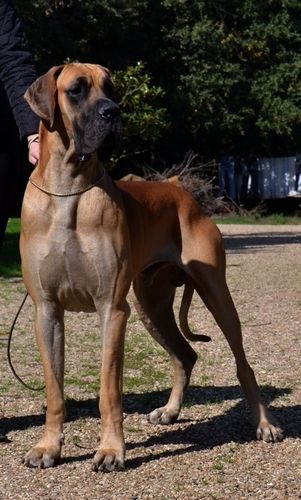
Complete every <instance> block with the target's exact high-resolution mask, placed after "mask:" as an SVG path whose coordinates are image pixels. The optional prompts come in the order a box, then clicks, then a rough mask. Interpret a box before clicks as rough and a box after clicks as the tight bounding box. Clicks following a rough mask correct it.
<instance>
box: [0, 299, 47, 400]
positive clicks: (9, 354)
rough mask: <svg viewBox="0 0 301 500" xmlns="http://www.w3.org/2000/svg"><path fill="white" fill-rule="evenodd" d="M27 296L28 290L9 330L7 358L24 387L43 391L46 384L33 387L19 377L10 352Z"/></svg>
mask: <svg viewBox="0 0 301 500" xmlns="http://www.w3.org/2000/svg"><path fill="white" fill-rule="evenodd" d="M27 297H28V292H26V294H25V297H24V298H23V300H22V302H21V305H20V307H19V309H18V312H17V314H16V316H15V319H14V321H13V323H12V326H11V328H10V331H9V334H8V341H7V360H8V364H9V367H10V369H11V371H12V372H13V375H14V376H15V378H16V379H17V380H18V381H19V382H20V383H21V384H22V385H24V387H26V388H27V389H30V390H31V391H43V389H45V386H44V385H43V386H41V387H33V386H31V385H29V384H26V382H24V380H22V379H21V377H19V375H18V374H17V372H16V370H15V368H14V366H13V363H12V360H11V353H10V351H11V342H12V336H13V331H14V328H15V324H16V322H17V319H18V317H19V314H20V312H21V310H22V308H23V306H24V304H25V302H26V299H27Z"/></svg>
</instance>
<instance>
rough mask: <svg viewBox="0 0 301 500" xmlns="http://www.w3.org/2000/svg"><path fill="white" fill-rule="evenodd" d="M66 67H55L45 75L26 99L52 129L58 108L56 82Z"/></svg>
mask: <svg viewBox="0 0 301 500" xmlns="http://www.w3.org/2000/svg"><path fill="white" fill-rule="evenodd" d="M63 68H64V65H61V66H54V67H53V68H51V69H50V70H49V71H48V72H47V73H45V75H42V76H40V77H39V78H38V79H37V80H35V81H34V82H33V83H32V84H31V86H30V87H29V88H28V89H27V90H26V92H25V94H24V98H25V99H26V101H27V102H28V104H29V106H30V107H31V109H32V110H33V111H34V112H35V113H36V115H38V116H39V117H40V118H41V119H42V120H46V121H47V122H48V123H49V124H50V127H52V126H53V122H54V112H55V106H56V95H57V86H56V81H57V78H58V76H59V74H60V73H61V71H62V69H63Z"/></svg>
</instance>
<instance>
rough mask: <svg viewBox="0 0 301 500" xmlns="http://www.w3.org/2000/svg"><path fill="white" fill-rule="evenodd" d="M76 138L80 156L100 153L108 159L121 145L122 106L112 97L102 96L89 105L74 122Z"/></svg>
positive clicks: (103, 157) (99, 154)
mask: <svg viewBox="0 0 301 500" xmlns="http://www.w3.org/2000/svg"><path fill="white" fill-rule="evenodd" d="M74 140H75V147H76V152H77V154H78V156H79V157H81V156H86V155H89V154H91V153H95V152H97V153H98V156H99V158H100V159H101V160H106V159H107V158H108V157H109V156H110V155H111V154H112V152H113V151H114V150H115V149H117V148H118V147H119V145H120V140H121V120H120V108H119V106H118V104H116V103H115V102H114V101H112V100H111V99H107V98H102V99H99V100H98V101H96V102H95V103H94V105H93V106H90V107H88V108H87V109H86V110H85V112H83V113H82V114H81V118H80V120H79V121H78V122H76V123H74Z"/></svg>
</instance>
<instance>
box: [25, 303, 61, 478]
mask: <svg viewBox="0 0 301 500" xmlns="http://www.w3.org/2000/svg"><path fill="white" fill-rule="evenodd" d="M49 318H51V319H49ZM35 329H36V338H37V343H38V347H39V350H40V354H41V358H42V363H43V368H44V376H45V385H46V398H47V411H46V425H45V432H44V435H43V437H42V438H41V439H40V440H39V441H38V443H37V444H36V445H35V446H34V447H33V448H32V449H31V450H30V451H29V452H28V453H27V454H26V455H25V457H24V463H25V465H27V466H28V467H38V468H40V469H43V468H46V467H52V466H54V465H55V464H56V463H57V462H58V460H59V458H60V455H61V447H62V444H63V423H64V418H65V406H64V396H63V385H64V323H63V311H62V310H61V308H59V307H58V306H56V305H55V304H52V303H43V304H41V305H38V306H37V307H36V321H35Z"/></svg>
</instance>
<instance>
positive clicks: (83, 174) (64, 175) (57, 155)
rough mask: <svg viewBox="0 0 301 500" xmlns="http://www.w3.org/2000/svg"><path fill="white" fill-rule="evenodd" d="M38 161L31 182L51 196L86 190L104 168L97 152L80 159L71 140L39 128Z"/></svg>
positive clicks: (42, 127) (54, 131) (43, 127)
mask: <svg viewBox="0 0 301 500" xmlns="http://www.w3.org/2000/svg"><path fill="white" fill-rule="evenodd" d="M40 144H42V145H43V147H42V148H41V149H40V159H39V162H38V164H37V167H36V169H35V170H34V172H33V174H32V179H33V180H34V181H35V182H36V184H38V185H39V186H40V187H42V188H43V189H45V190H47V191H49V192H53V193H73V192H78V191H81V190H85V189H86V188H87V187H89V186H91V185H92V184H94V183H95V182H96V181H97V180H98V179H100V177H101V173H102V171H103V167H102V165H101V163H100V162H99V159H98V156H97V153H92V154H90V155H88V156H87V157H85V159H84V161H83V158H81V157H79V156H78V155H77V153H76V150H75V144H74V140H73V139H69V137H68V136H67V134H65V136H62V134H61V133H58V132H57V131H56V130H53V131H50V130H49V129H48V128H47V127H46V126H45V125H44V124H43V122H42V123H41V125H40Z"/></svg>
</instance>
